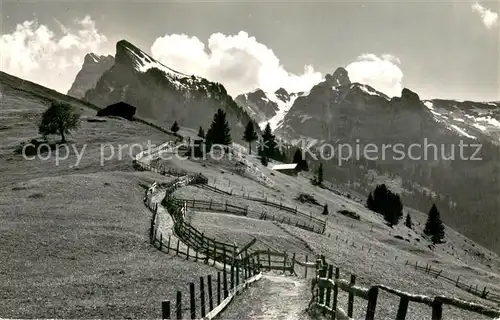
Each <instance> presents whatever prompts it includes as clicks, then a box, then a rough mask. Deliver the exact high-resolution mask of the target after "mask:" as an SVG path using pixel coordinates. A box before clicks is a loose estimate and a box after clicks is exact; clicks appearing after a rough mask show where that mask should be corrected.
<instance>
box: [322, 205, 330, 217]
mask: <svg viewBox="0 0 500 320" xmlns="http://www.w3.org/2000/svg"><path fill="white" fill-rule="evenodd" d="M321 214H323V215H325V216H327V215H328V204H325V205H324V206H323V212H322V213H321Z"/></svg>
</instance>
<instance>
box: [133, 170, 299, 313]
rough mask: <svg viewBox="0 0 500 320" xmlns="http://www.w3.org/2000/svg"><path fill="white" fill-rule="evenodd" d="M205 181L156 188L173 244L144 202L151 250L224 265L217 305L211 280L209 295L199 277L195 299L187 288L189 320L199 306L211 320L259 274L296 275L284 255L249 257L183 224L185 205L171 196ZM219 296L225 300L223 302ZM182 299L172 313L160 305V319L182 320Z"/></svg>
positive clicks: (181, 180)
mask: <svg viewBox="0 0 500 320" xmlns="http://www.w3.org/2000/svg"><path fill="white" fill-rule="evenodd" d="M136 166H137V167H139V168H142V169H146V170H148V169H151V168H153V167H151V166H149V165H145V164H143V163H141V162H139V161H138V162H137V163H136ZM155 171H156V170H155ZM157 172H160V173H163V174H165V172H166V171H165V170H162V171H157ZM206 181H207V179H206V178H205V177H204V176H203V175H201V174H199V175H192V176H189V175H185V176H180V177H178V178H176V179H175V180H173V181H171V182H168V183H165V184H162V185H160V186H159V187H160V188H162V189H164V190H165V197H164V199H163V200H162V205H164V206H165V208H166V209H167V211H168V212H169V213H170V215H171V216H172V219H173V222H174V225H173V231H174V234H175V235H176V236H177V237H178V239H177V243H176V244H174V243H172V237H171V236H170V235H169V236H168V237H165V238H164V237H163V235H162V233H161V232H158V225H157V221H158V203H152V201H151V199H150V197H148V194H149V192H147V195H146V197H145V202H146V204H147V205H148V207H149V208H150V210H151V211H152V213H153V214H152V217H151V226H150V241H151V243H152V245H153V246H154V247H156V248H157V249H159V250H160V251H162V252H166V253H172V254H173V253H175V255H176V256H185V257H186V259H190V258H194V259H195V261H198V260H200V261H204V262H205V263H210V261H211V262H212V263H213V265H214V266H215V264H216V262H219V263H221V264H222V265H223V268H222V278H221V272H218V274H217V291H216V297H217V300H216V301H217V304H216V305H215V306H214V304H215V303H214V302H215V300H214V297H213V290H212V279H211V276H209V277H207V282H206V284H207V290H208V293H206V291H205V282H204V277H200V292H199V294H198V295H195V285H194V283H190V284H189V296H190V301H189V305H190V308H189V310H190V312H189V313H190V317H191V319H195V318H196V316H197V314H196V305H198V304H199V305H200V314H201V317H202V318H203V319H212V318H213V317H215V316H216V315H217V314H218V313H220V312H221V311H222V310H223V309H224V307H225V306H226V305H227V304H228V303H229V302H230V301H231V300H232V299H233V297H234V296H235V295H236V294H238V293H239V292H240V291H241V290H243V289H244V288H245V287H247V286H248V285H249V284H250V283H251V282H254V281H256V280H258V279H260V276H261V273H260V272H261V270H280V271H283V272H286V271H288V272H290V273H292V274H294V273H295V272H294V261H295V256H293V257H289V255H288V254H287V253H286V252H283V253H282V252H272V251H271V250H267V251H254V252H252V253H249V252H248V250H247V249H248V247H249V245H247V246H244V247H243V249H242V250H240V251H239V252H238V248H237V246H236V245H234V244H229V243H224V242H221V241H218V240H216V239H213V238H209V237H206V236H205V235H204V233H202V232H200V231H199V230H197V229H196V228H194V227H193V226H192V225H190V224H189V223H187V222H186V221H185V219H184V218H185V214H186V208H187V203H186V201H183V200H180V199H176V198H175V197H174V196H173V193H174V192H175V190H177V189H178V188H180V187H182V186H186V185H196V184H204V183H206ZM155 186H156V184H155ZM165 241H166V242H165ZM180 241H182V242H183V243H184V245H185V246H186V251H183V250H182V249H181V247H180ZM228 268H230V275H229V277H230V280H229V288H228V280H227V278H228V271H227V270H228ZM221 279H222V280H221ZM240 279H242V282H243V283H240ZM221 281H222V284H221ZM221 292H222V294H223V297H224V300H222V301H221ZM206 294H208V299H207V300H208V301H209V303H208V306H207V305H206V303H205V301H206V300H205V296H206ZM181 299H182V292H180V291H178V292H177V297H176V301H175V308H174V309H172V305H171V302H170V301H163V302H162V318H163V319H170V318H171V317H172V316H175V317H176V319H183V317H184V315H183V308H182V301H181ZM197 299H199V300H200V302H199V303H197V302H196V300H197ZM207 311H208V312H207Z"/></svg>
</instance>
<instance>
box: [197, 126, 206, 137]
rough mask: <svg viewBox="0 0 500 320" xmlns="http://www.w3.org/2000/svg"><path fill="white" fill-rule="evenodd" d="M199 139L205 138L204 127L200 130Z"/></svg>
mask: <svg viewBox="0 0 500 320" xmlns="http://www.w3.org/2000/svg"><path fill="white" fill-rule="evenodd" d="M198 137H200V138H203V139H204V138H205V130H203V127H202V126H200V129H199V130H198Z"/></svg>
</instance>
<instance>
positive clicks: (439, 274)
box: [405, 260, 500, 303]
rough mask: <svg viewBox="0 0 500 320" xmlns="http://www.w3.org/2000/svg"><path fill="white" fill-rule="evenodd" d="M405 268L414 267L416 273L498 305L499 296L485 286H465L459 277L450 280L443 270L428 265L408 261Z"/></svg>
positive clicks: (499, 301)
mask: <svg viewBox="0 0 500 320" xmlns="http://www.w3.org/2000/svg"><path fill="white" fill-rule="evenodd" d="M405 266H411V267H414V268H415V269H416V270H418V271H422V272H424V273H427V274H429V275H430V276H433V277H435V278H438V279H442V280H444V281H446V282H448V283H451V284H453V285H455V286H456V287H457V288H460V289H462V290H464V291H467V292H469V293H471V294H473V295H475V296H478V297H481V298H483V299H486V300H489V301H493V302H497V303H500V294H497V293H495V292H492V291H491V289H488V288H487V287H486V286H485V287H484V288H483V289H480V288H479V287H478V285H477V284H476V286H473V285H472V284H467V283H464V282H461V281H460V276H458V277H457V278H450V277H448V276H447V275H446V274H444V273H443V270H438V269H433V268H432V266H431V265H430V264H426V265H425V266H424V265H419V264H418V262H415V263H414V264H413V263H410V262H408V260H407V261H406V263H405Z"/></svg>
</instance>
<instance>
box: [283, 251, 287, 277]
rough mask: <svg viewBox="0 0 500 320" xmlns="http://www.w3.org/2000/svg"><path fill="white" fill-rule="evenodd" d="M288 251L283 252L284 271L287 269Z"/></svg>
mask: <svg viewBox="0 0 500 320" xmlns="http://www.w3.org/2000/svg"><path fill="white" fill-rule="evenodd" d="M286 258H287V257H286V251H284V252H283V273H285V271H286Z"/></svg>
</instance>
